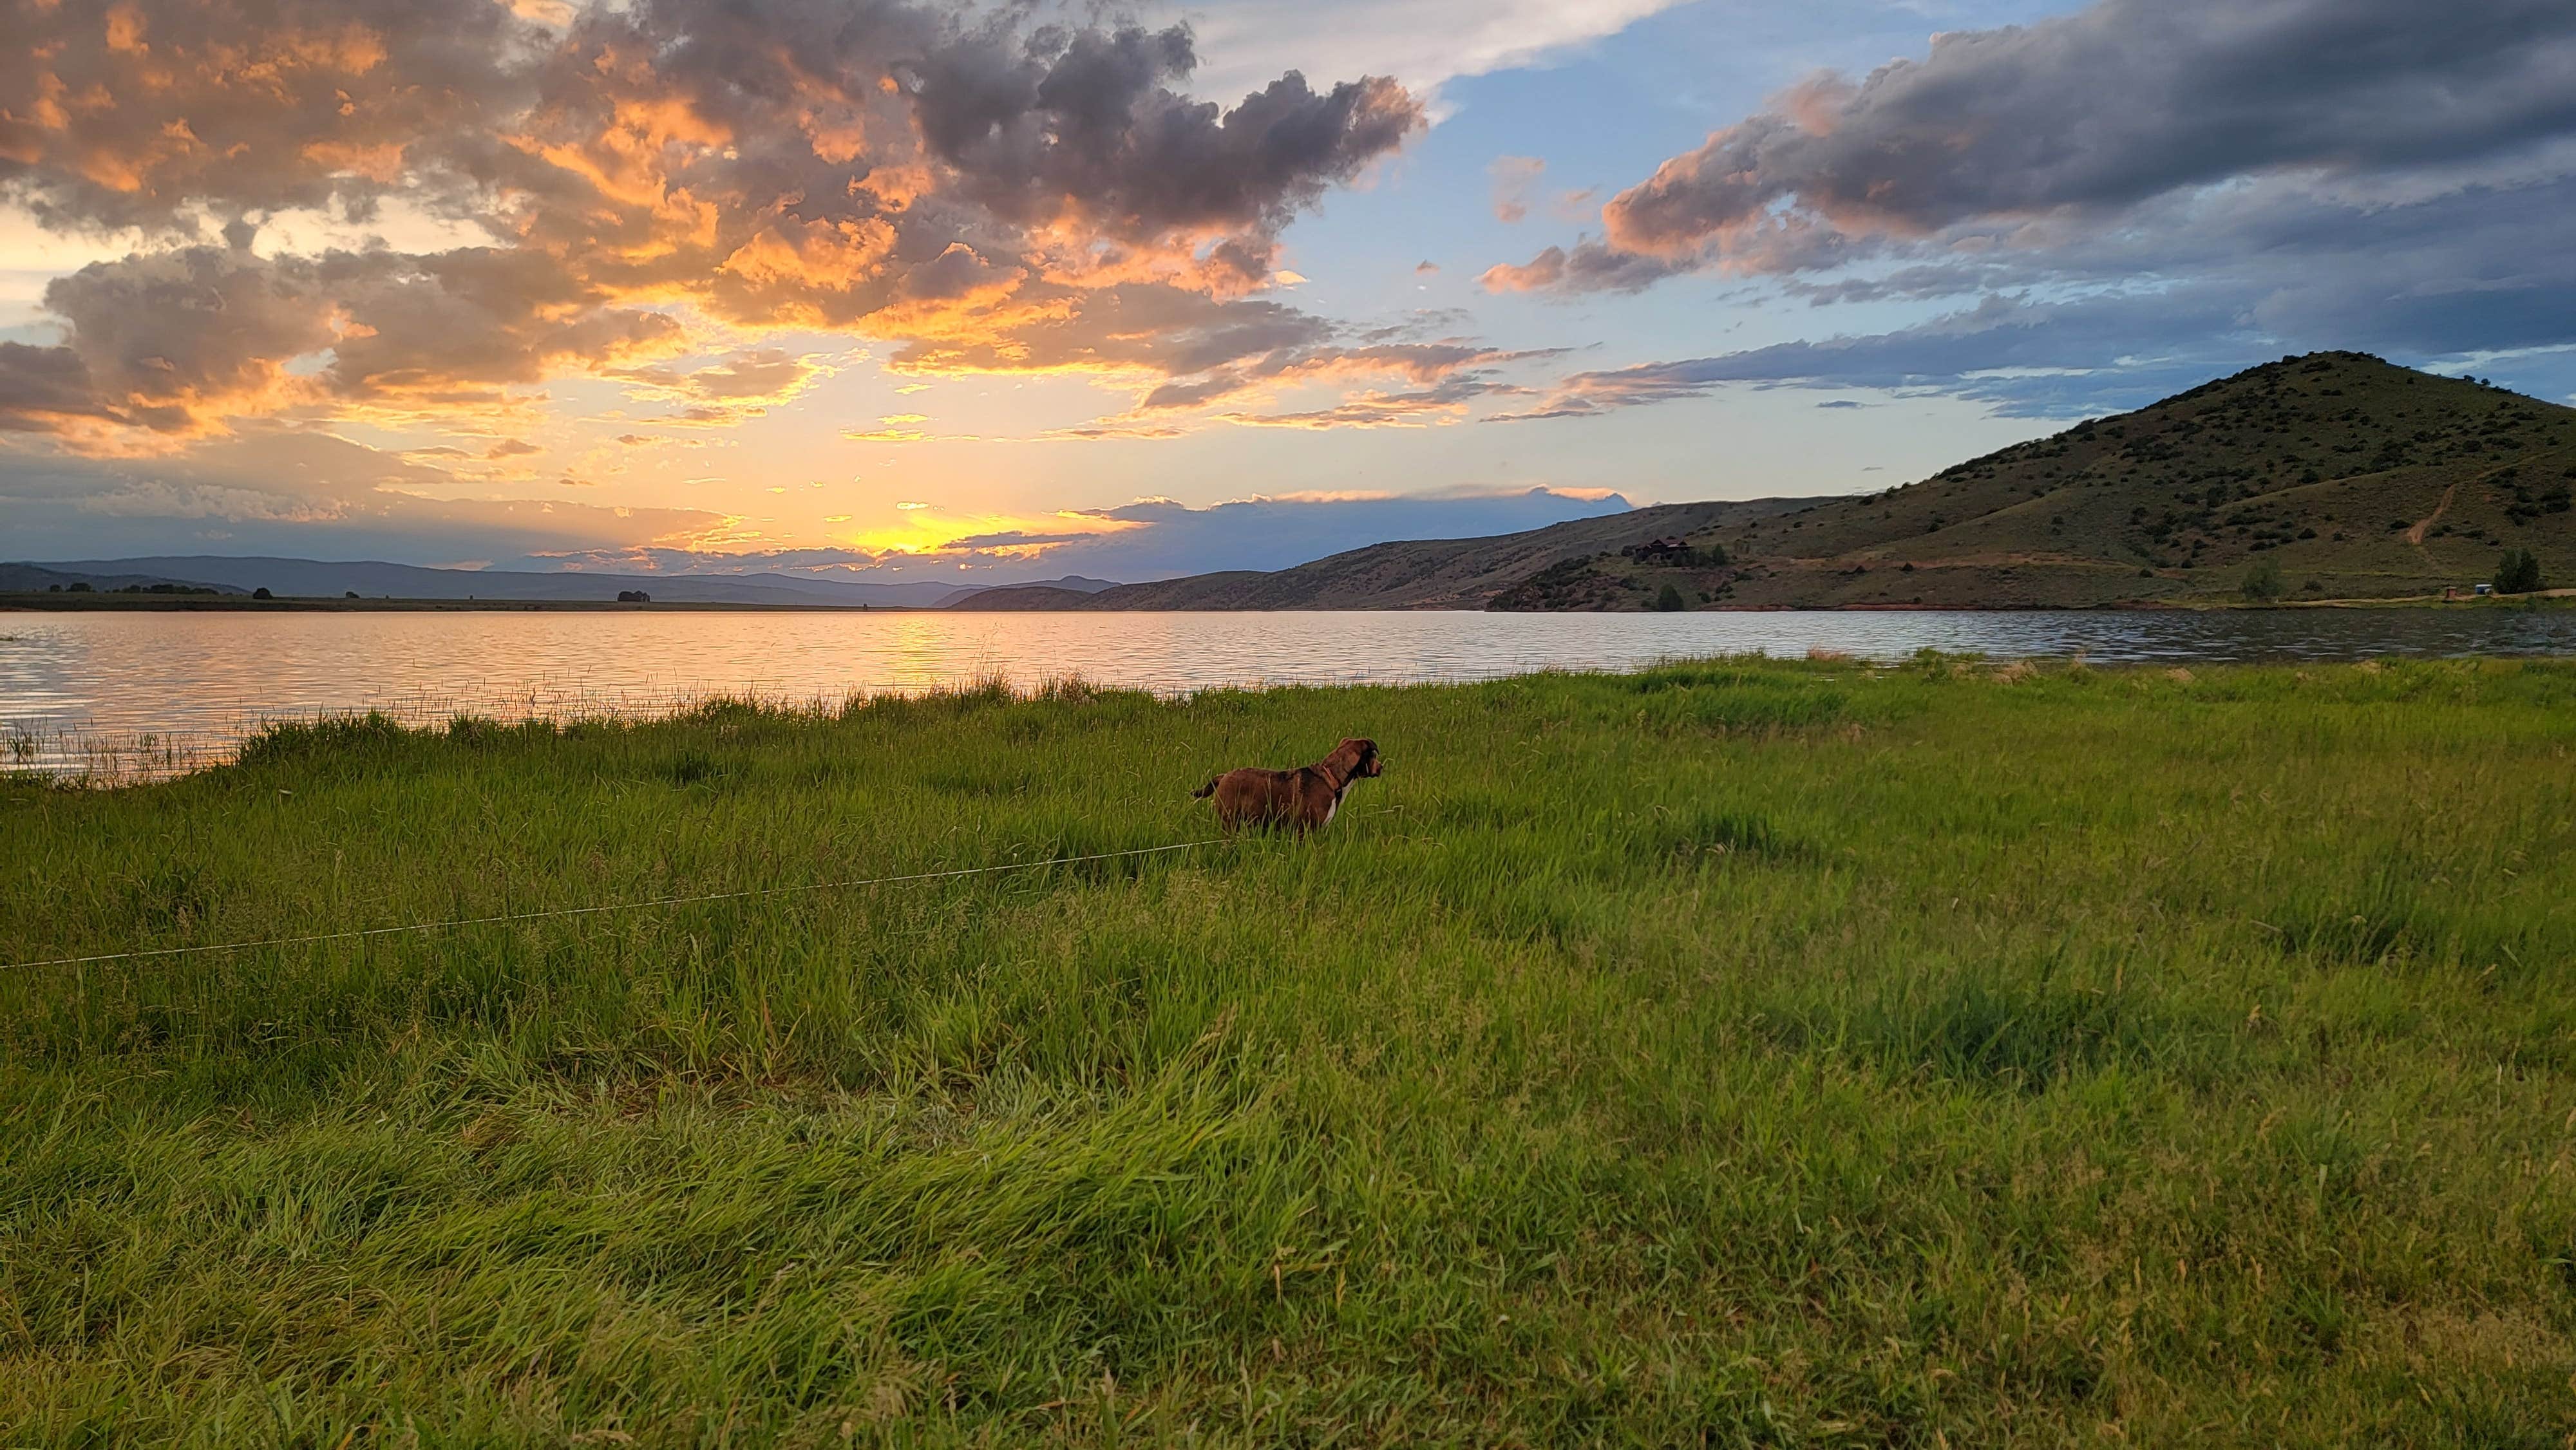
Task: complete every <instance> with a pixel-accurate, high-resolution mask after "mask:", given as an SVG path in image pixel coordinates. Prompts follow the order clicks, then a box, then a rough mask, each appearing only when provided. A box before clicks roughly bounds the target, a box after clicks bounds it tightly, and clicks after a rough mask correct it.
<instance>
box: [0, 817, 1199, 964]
mask: <svg viewBox="0 0 2576 1450" xmlns="http://www.w3.org/2000/svg"><path fill="white" fill-rule="evenodd" d="M1223 844H1224V838H1223V837H1221V836H1212V837H1209V838H1207V839H1205V840H1199V841H1178V842H1175V843H1173V844H1171V845H1168V846H1138V847H1135V848H1134V849H1132V850H1126V851H1100V852H1095V853H1094V854H1092V855H1088V856H1058V857H1050V858H1048V859H1047V860H1044V861H1013V862H1009V863H1006V864H1004V865H999V866H961V867H958V868H956V869H954V870H949V871H916V872H913V873H911V874H909V875H903V876H865V877H859V878H856V879H853V880H849V881H814V882H808V883H806V884H804V885H802V886H756V887H752V888H750V889H749V890H744V891H713V892H708V893H706V894H704V895H699V896H657V897H653V898H651V899H649V900H644V901H612V902H608V903H606V904H604V905H599V906H565V907H557V908H554V909H552V910H549V911H513V912H506V913H504V914H502V915H500V916H467V917H457V918H455V919H453V920H449V921H421V922H411V923H407V924H405V925H402V926H370V927H362V928H359V929H357V930H354V931H325V932H315V933H313V934H311V935H309V936H281V937H270V938H268V939H266V940H264V941H237V942H208V943H206V944H204V945H202V946H188V947H151V948H148V949H144V950H139V951H130V952H101V953H98V954H97V955H94V956H86V957H50V958H47V959H45V960H42V961H30V962H8V963H5V964H0V972H19V971H32V970H34V969H35V968H37V967H76V966H87V965H90V964H93V963H97V962H123V961H136V960H140V959H142V958H145V957H179V956H190V955H193V954H196V953H200V952H247V951H257V950H259V949H261V948H263V947H291V946H309V945H311V944H312V943H315V942H326V941H356V940H358V939H360V938H362V937H372V936H398V935H400V934H402V933H404V932H407V931H453V930H455V929H456V928H458V927H467V926H498V925H500V924H502V923H505V922H513V921H544V920H547V919H549V918H553V917H564V916H597V915H599V914H601V913H603V912H610V911H649V910H652V909H653V908H655V907H664V906H696V905H699V904H701V903H704V902H709V901H741V900H745V899H748V898H751V897H756V896H792V895H795V894H797V893H800V892H807V891H844V890H850V889H853V888H856V887H861V886H896V885H902V884H906V883H909V882H915V881H939V880H944V879H947V878H950V877H956V876H991V875H995V874H998V873H1000V872H1004V871H1034V870H1036V869H1038V868H1039V867H1041V866H1079V865H1082V864H1083V863H1085V862H1088V861H1115V860H1120V859H1123V858H1126V857H1131V856H1153V855H1159V854H1162V853H1164V852H1169V851H1189V850H1195V849H1197V848H1198V847H1201V846H1217V845H1223Z"/></svg>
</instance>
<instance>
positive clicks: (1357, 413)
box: [1226, 377, 1529, 429]
mask: <svg viewBox="0 0 2576 1450" xmlns="http://www.w3.org/2000/svg"><path fill="white" fill-rule="evenodd" d="M1528 391H1529V389H1527V388H1523V387H1520V386H1517V385H1515V384H1511V383H1500V382H1494V381H1491V380H1490V379H1486V378H1481V377H1461V378H1452V379H1450V380H1448V381H1446V382H1443V383H1441V384H1440V385H1439V386H1437V387H1431V388H1421V389H1417V390H1415V391H1412V392H1402V393H1387V392H1361V393H1357V394H1354V395H1352V396H1350V397H1347V398H1344V399H1343V400H1342V401H1341V402H1339V403H1336V404H1334V405H1333V406H1331V407H1329V408H1317V409H1310V410H1307V411H1304V412H1292V413H1229V414H1227V415H1226V420H1227V421H1228V422H1232V423H1241V424H1244V425H1247V426H1250V427H1260V428H1306V429H1324V428H1421V427H1429V426H1437V425H1440V424H1445V423H1459V422H1464V421H1465V420H1466V417H1467V407H1468V404H1469V403H1471V402H1473V401H1474V400H1476V399H1478V398H1486V397H1497V396H1518V395H1521V394H1525V393H1527V392H1528Z"/></svg>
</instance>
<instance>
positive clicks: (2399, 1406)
mask: <svg viewBox="0 0 2576 1450" xmlns="http://www.w3.org/2000/svg"><path fill="white" fill-rule="evenodd" d="M1345 734H1367V735H1371V736H1374V737H1375V738H1376V739H1377V740H1378V741H1379V742H1380V744H1381V745H1382V746H1383V748H1384V749H1385V751H1386V752H1387V759H1388V773H1387V775H1386V776H1385V777H1384V779H1382V780H1378V781H1371V782H1367V783H1364V784H1362V785H1361V786H1359V787H1358V788H1357V790H1356V791H1355V793H1354V794H1353V796H1352V798H1351V800H1350V802H1349V803H1348V804H1347V805H1346V807H1345V808H1344V810H1343V813H1342V815H1341V818H1340V819H1339V820H1338V821H1336V822H1335V823H1334V825H1333V827H1332V828H1331V830H1330V831H1329V832H1327V833H1326V834H1325V835H1324V836H1323V837H1321V838H1319V839H1317V840H1315V841H1312V842H1309V843H1303V844H1301V843H1296V842H1290V841H1284V840H1275V839H1255V840H1248V841H1245V842H1243V843H1240V844H1237V845H1233V846H1226V847H1212V848H1205V849H1199V850H1193V851H1188V852H1180V853H1168V854H1162V855H1154V856H1143V857H1132V858H1125V859H1121V860H1116V861H1107V862H1093V863H1088V864H1080V865H1064V866H1051V867H1042V868H1040V869H1035V870H1029V871H1024V872H1015V873H1007V874H997V875H988V876H980V877H966V878H955V879H947V880H938V881H928V882H917V883H911V884H902V885H885V886H874V887H863V888H855V889H843V890H825V891H809V892H800V893H794V894H785V895H776V896H769V897H763V898H758V899H753V900H734V901H722V902H712V903H701V904H696V905H687V906H679V907H669V908H661V909H655V910H648V911H636V912H624V913H615V914H603V915H592V916H576V917H558V918H551V919H545V920H538V921H531V922H522V923H511V924H502V925H490V926H480V927H469V928H464V929H459V930H451V931H445V932H438V933H432V934H404V935H393V936H384V937H376V938H370V939H366V940H363V941H358V942H341V943H322V944H308V945H303V946H292V947H274V948H265V949H261V950H257V951H249V952H241V953H234V954H229V955H209V956H194V957H176V958H160V959H151V960H145V961H140V962H133V961H129V962H117V963H98V964H90V965H85V966H78V967H33V968H20V969H15V970H7V971H0V1444H8V1445H20V1444H33V1445H57V1444H61V1445H95V1444H108V1443H117V1442H125V1441H143V1440H152V1441H159V1440H172V1441H178V1442H182V1443H188V1444H196V1445H207V1446H212V1445H225V1446H232V1445H262V1444H281V1445H283V1444H296V1445H314V1446H349V1445H378V1444H384V1445H394V1444H400V1445H411V1444H419V1445H439V1444H518V1443H525V1444H549V1445H552V1444H587V1445H625V1444H636V1445H678V1444H691V1445H698V1444H705V1445H719V1444H730V1445H753V1444H784V1445H839V1444H843V1443H853V1442H855V1443H893V1444H946V1443H978V1444H991V1445H1024V1444H1044V1443H1081V1444H1109V1443H1174V1442H1179V1443H1203V1444H1235V1443H1258V1444H1290V1445H1301V1446H1320V1445H1327V1444H1331V1445H1356V1444H1373V1443H1399V1442H1400V1443H1406V1444H1425V1443H1462V1444H1529V1445H1542V1444H1573V1443H1592V1442H1605V1443H1628V1444H1657V1445H1663V1444H1690V1443H1702V1442H1705V1443H1713V1444H1777V1445H1834V1444H1854V1445H1859V1444H1890V1445H1908V1446H1943V1445H1946V1446H1952V1447H1963V1446H1967V1445H1982V1444H2034V1445H2045V1444H2061V1443H2072V1442H2081V1443H2084V1444H2088V1445H2091V1444H2106V1445H2107V1444H2136V1445H2148V1444H2164V1445H2171V1444H2180V1443H2186V1442H2188V1443H2193V1444H2243V1445H2276V1444H2289V1445H2318V1446H2324V1445H2346V1444H2355V1443H2384V1444H2406V1445H2457V1446H2508V1445H2530V1446H2540V1445H2553V1446H2554V1445H2561V1444H2564V1443H2566V1442H2567V1440H2568V1439H2569V1437H2570V1436H2571V1434H2576V1171H2571V1167H2576V1165H2571V1162H2570V1150H2571V1146H2576V992H2571V991H2570V986H2571V964H2576V758H2571V752H2576V668H2569V667H2565V666H2554V665H2539V664H2518V663H2507V662H2492V663H2467V664H2393V663H2392V664H2389V665H2387V666H2385V667H2384V668H2383V667H2378V666H2361V667H2332V668H2325V667H2311V668H2308V669H2305V670H2302V671H2292V670H2289V669H2252V668H2247V669H2214V670H2206V671H2201V672H2198V674H2197V677H2192V676H2190V675H2185V674H2181V673H2176V674H2173V675H2168V674H2166V673H2164V672H2143V671H2141V672H2130V671H2088V670H2084V669H2082V668H2081V667H2073V668H2067V667H2054V668H2048V669H2042V670H2038V671H2033V670H2031V669H2030V668H2029V667H2027V666H2014V667H2010V668H2001V669H1998V668H1994V667H1991V666H1984V665H1972V664H1961V663H1959V662H1955V661H1937V660H1934V661H1926V662H1923V663H1920V664H1917V665H1915V666H1912V667H1906V668H1898V669H1881V670H1875V671H1873V670H1868V669H1866V668H1864V667H1862V666H1859V665H1855V664H1851V663H1848V662H1835V661H1824V662H1811V663H1796V664H1786V663H1783V664H1756V663H1741V662H1717V663H1711V664H1706V665H1695V666H1676V667H1672V668H1667V669H1662V670H1658V671H1654V672H1650V673H1647V674H1642V675H1636V676H1545V677H1537V678H1529V679H1521V680H1513V681H1505V682H1497V683H1490V684H1480V685H1469V686H1456V687H1416V688H1406V689H1357V690H1283V691H1277V692H1269V693H1214V694H1208V695H1203V696H1200V697H1197V698H1196V699H1194V700H1191V701H1188V702H1183V703H1167V702H1160V701H1156V700H1153V699H1150V698H1146V697H1142V696H1135V695H1123V694H1094V693H1091V692H1089V691H1086V690H1083V689H1081V688H1079V687H1070V688H1058V689H1055V690H1053V691H1050V692H1047V693H1045V694H1043V695H1042V696H1040V697H1037V698H1013V697H1011V696H1010V695H1009V694H1008V693H1007V692H1003V691H999V690H986V691H979V692H973V693H967V694H962V695H955V696H949V697H943V698H934V699H928V700H917V701H881V702H877V703H873V704H867V705H865V706H863V707H853V708H851V709H849V710H847V711H840V712H810V713H793V712H775V711H764V710H759V709H754V708H748V707H741V706H711V707H709V708H706V709H704V710H702V711H699V712H697V713H695V714H692V715H690V716H687V717H685V718H681V719H676V720H671V721H666V722H659V723H652V724H640V725H615V724H591V725H582V726H578V727H573V728H569V729H564V730H560V731H558V730H556V729H553V728H551V727H542V726H538V727H526V728H520V727H510V726H499V725H492V724H489V723H477V722H462V723H460V724H458V725H457V726H456V727H455V728H454V729H452V730H448V731H440V732H428V733H407V732H404V731H401V730H399V729H397V728H394V727H392V726H390V725H384V724H369V723H364V722H359V723H351V724H347V725H342V726H332V727H326V728H320V729H300V730H289V731H284V732H281V733H277V734H273V735H271V736H269V737H267V738H266V739H264V740H262V741H260V742H258V743H257V744H256V746H255V747H254V748H252V749H251V750H249V751H248V752H247V754H246V758H245V759H244V760H243V761H242V762H241V763H240V764H239V765H237V766H232V767H227V768H225V769H221V770H217V771H212V772H208V773H205V774H202V775H198V776H194V777H190V778H187V779H184V780H181V781H178V782H175V783H171V784H167V785H161V786H152V787H145V788H139V789H133V790H124V791H87V792H83V791H58V790H48V789H43V788H40V787H38V786H36V785H34V784H32V783H29V782H25V781H21V782H19V783H18V784H17V785H16V786H15V787H14V788H12V789H10V790H8V791H7V792H6V793H5V794H6V797H7V799H6V804H5V807H0V960H7V961H19V960H23V959H27V958H36V957H55V956H65V955H74V954H81V953H87V952H104V951H115V950H121V949H125V948H129V947H135V946H162V945H175V944H183V943H196V942H217V941H230V940H239V939H244V938H259V937H270V936H281V935H292V934H298V933H305V932H315V931H326V930H332V929H338V928H344V927H365V926H377V925H388V924H397V923H403V922H411V921H422V920H433V919H441V918H451V917H464V916H479V915H493V914H500V913H507V912H518V911H529V910H538V909H546V908H556V907H573V906H584V905H590V904H595V903H603V902H615V901H624V900H632V899H637V898H646V897H656V896H665V895H678V894H689V893H700V892H713V891H727V890H743V889H751V888H761V887H782V888H786V887H795V886H799V885H805V884H809V883H814V882H818V881H829V880H837V879H845V878H850V877H864V876H877V875H887V874H895V873H904V872H917V871H929V870H938V869H943V868H953V867H963V866H978V865H988V864H996V863H1009V862H1041V861H1048V860H1053V859H1057V858H1062V857H1069V856H1077V855H1087V854H1092V853H1098V852H1105V851H1115V850H1123V849H1129V848H1138V847H1145V846H1154V845H1162V844H1167V843H1173V842H1183V841H1191V840H1195V839H1199V838H1201V837H1204V836H1207V835H1209V834H1212V832H1211V830H1210V822H1209V821H1208V819H1207V818H1206V817H1205V815H1204V814H1202V813H1203V812H1204V810H1205V807H1204V806H1203V805H1202V806H1193V804H1192V803H1191V802H1190V801H1189V800H1188V798H1187V792H1188V790H1189V789H1190V788H1191V787H1194V786H1196V785H1197V784H1199V783H1200V782H1201V781H1203V780H1205V779H1206V778H1207V776H1208V775H1210V774H1212V773H1213V772H1214V771H1215V770H1216V769H1218V768H1219V767H1222V766H1228V765H1234V764H1243V763H1251V762H1263V763H1272V764H1290V763H1295V762H1297V761H1301V760H1308V759H1312V758H1314V757H1315V756H1317V755H1319V754H1320V753H1321V752H1322V751H1323V749H1324V748H1325V747H1326V746H1328V745H1329V744H1330V743H1331V742H1332V741H1333V740H1334V739H1336V738H1338V737H1339V736H1342V735H1345Z"/></svg>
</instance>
